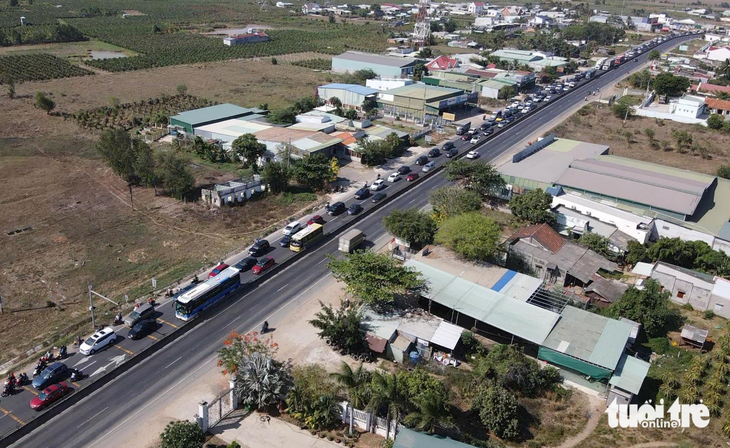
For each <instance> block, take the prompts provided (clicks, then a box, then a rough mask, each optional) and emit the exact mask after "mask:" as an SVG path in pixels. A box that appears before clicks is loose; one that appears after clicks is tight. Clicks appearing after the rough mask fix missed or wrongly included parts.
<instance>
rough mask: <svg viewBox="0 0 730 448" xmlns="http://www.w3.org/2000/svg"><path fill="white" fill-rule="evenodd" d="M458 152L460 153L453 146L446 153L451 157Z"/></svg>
mask: <svg viewBox="0 0 730 448" xmlns="http://www.w3.org/2000/svg"><path fill="white" fill-rule="evenodd" d="M457 154H459V150H458V149H456V148H451V149H449V152H447V153H446V157H448V158H449V159H450V158H452V157H454V156H455V155H457Z"/></svg>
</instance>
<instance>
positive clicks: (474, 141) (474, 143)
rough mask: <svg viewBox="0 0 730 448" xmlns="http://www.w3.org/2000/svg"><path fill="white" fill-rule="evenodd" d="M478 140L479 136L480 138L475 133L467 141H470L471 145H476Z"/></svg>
mask: <svg viewBox="0 0 730 448" xmlns="http://www.w3.org/2000/svg"><path fill="white" fill-rule="evenodd" d="M480 140H481V138H480V137H479V136H478V135H475V136H474V137H473V138H472V139H471V140H470V141H469V143H471V144H472V145H476V144H477V143H479V141H480Z"/></svg>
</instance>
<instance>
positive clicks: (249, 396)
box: [234, 352, 292, 410]
mask: <svg viewBox="0 0 730 448" xmlns="http://www.w3.org/2000/svg"><path fill="white" fill-rule="evenodd" d="M234 381H235V384H236V393H237V394H238V395H239V396H240V397H241V401H242V404H243V405H244V406H251V407H253V408H255V409H259V410H261V409H265V408H266V407H268V406H271V405H275V404H279V403H281V402H282V401H284V397H285V396H286V393H287V391H288V390H289V388H290V387H291V386H292V378H291V366H290V365H288V364H284V363H282V362H279V361H277V360H275V359H274V358H273V357H272V356H271V355H270V354H267V353H260V352H254V353H252V354H251V355H249V356H247V357H245V358H244V359H243V360H242V362H241V364H240V365H239V366H238V372H237V375H236V378H235V380H234Z"/></svg>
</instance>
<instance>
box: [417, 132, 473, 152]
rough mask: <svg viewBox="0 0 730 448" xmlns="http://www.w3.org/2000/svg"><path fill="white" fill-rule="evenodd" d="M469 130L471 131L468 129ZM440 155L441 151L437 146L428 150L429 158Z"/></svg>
mask: <svg viewBox="0 0 730 448" xmlns="http://www.w3.org/2000/svg"><path fill="white" fill-rule="evenodd" d="M469 132H471V131H469ZM440 155H441V151H439V149H438V148H431V150H430V151H429V152H428V156H429V157H431V158H434V157H438V156H440Z"/></svg>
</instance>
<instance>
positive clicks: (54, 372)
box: [33, 362, 69, 390]
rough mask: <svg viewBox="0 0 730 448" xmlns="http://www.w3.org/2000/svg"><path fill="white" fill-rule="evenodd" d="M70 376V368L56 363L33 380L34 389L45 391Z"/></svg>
mask: <svg viewBox="0 0 730 448" xmlns="http://www.w3.org/2000/svg"><path fill="white" fill-rule="evenodd" d="M68 375H69V371H68V367H66V364H64V363H62V362H54V363H53V364H51V365H50V366H48V367H46V368H45V369H43V371H42V372H41V373H40V375H38V376H37V377H35V378H33V387H35V388H36V389H38V390H43V389H45V388H46V387H48V386H50V385H51V384H55V383H58V382H59V381H61V380H64V379H66V377H67V376H68Z"/></svg>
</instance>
